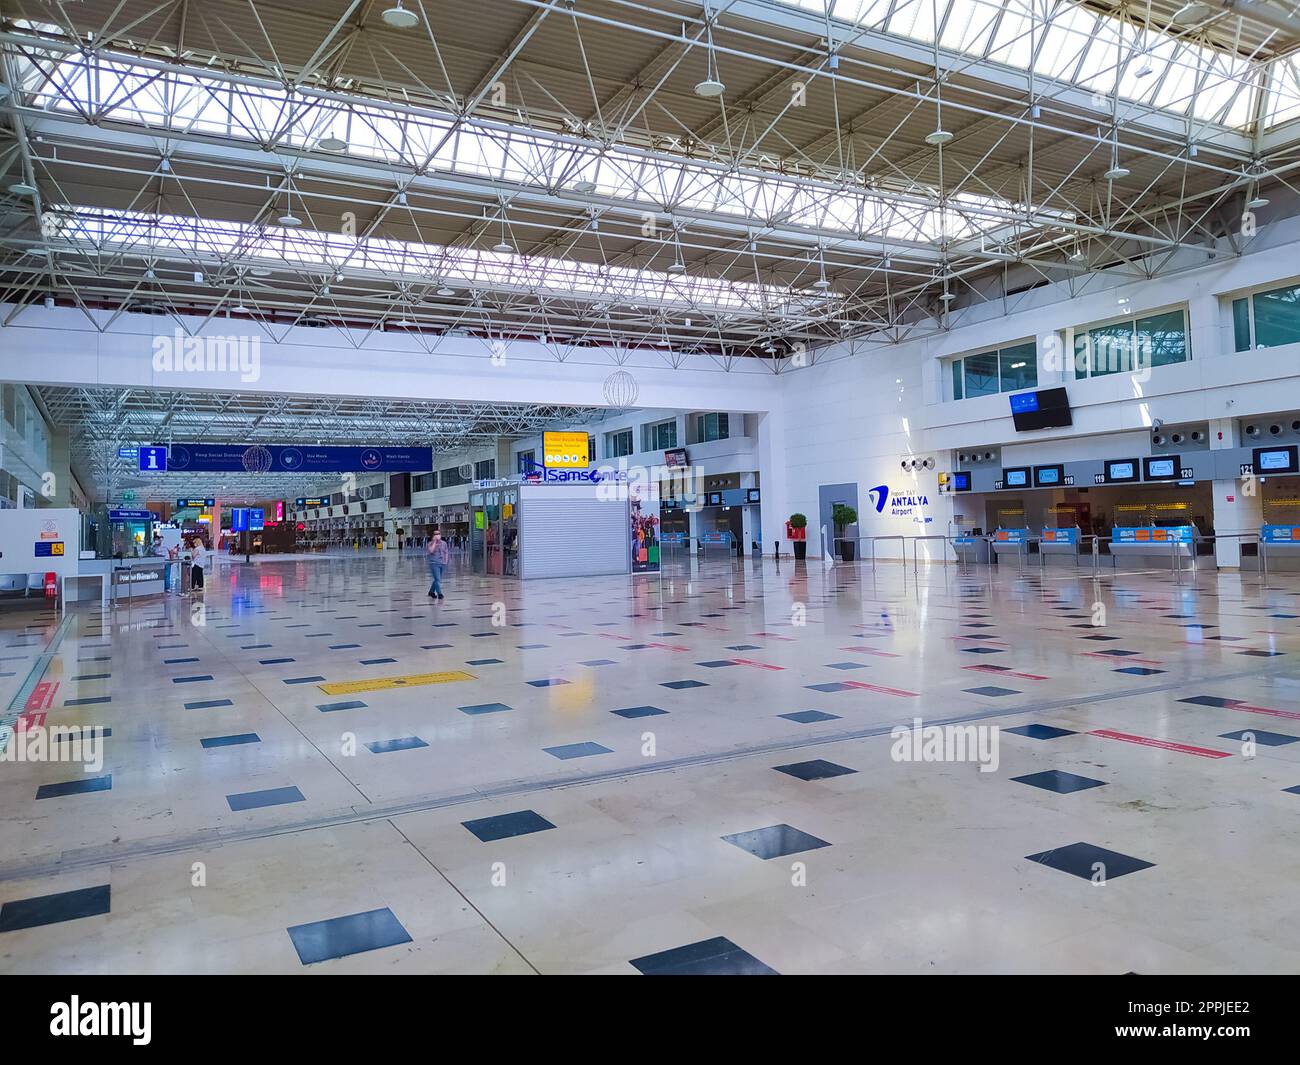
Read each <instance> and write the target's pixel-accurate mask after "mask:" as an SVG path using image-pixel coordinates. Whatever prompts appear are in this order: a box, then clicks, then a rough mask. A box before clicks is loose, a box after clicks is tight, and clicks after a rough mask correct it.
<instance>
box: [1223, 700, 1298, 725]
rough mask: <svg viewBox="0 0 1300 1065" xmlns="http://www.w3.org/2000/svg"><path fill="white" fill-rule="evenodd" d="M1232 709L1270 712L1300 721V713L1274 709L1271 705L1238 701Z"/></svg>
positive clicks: (1272, 715)
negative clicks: (1254, 704)
mask: <svg viewBox="0 0 1300 1065" xmlns="http://www.w3.org/2000/svg"><path fill="white" fill-rule="evenodd" d="M1230 709H1233V710H1245V711H1246V712H1247V713H1249V714H1268V716H1269V717H1285V718H1289V719H1290V720H1292V721H1300V714H1297V713H1294V712H1292V711H1290V710H1274V709H1273V708H1272V707H1271V706H1251V705H1250V704H1249V703H1237V704H1236V705H1235V706H1233V707H1231V708H1230Z"/></svg>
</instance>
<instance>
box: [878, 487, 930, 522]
mask: <svg viewBox="0 0 1300 1065" xmlns="http://www.w3.org/2000/svg"><path fill="white" fill-rule="evenodd" d="M867 494H868V495H869V496H870V497H871V504H872V506H874V507H875V508H876V513H877V514H883V513H884V512H885V507H889V513H890V516H891V517H895V518H909V519H910V520H912V521H914V522H916V524H918V525H926V524H928V523H929V522H931V521H933V520H934V519H933V518H930V517H928V516H927V515H926V514H925V512H924V509H923V508H925V507H928V506H929V505H930V498H929V496H927V495H926V494H925V493H924V492H891V491H890V490H889V485H887V484H878V485H876V487H875V488H873V489H871V490H870V491H869V492H868V493H867Z"/></svg>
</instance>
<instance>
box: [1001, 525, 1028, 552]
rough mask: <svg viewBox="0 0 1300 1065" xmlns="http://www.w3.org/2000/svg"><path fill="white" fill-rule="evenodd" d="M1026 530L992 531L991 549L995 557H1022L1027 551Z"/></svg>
mask: <svg viewBox="0 0 1300 1065" xmlns="http://www.w3.org/2000/svg"><path fill="white" fill-rule="evenodd" d="M1028 544H1029V530H1028V529H994V530H993V540H992V547H993V553H994V554H995V555H999V556H1000V555H1023V554H1024V553H1025V552H1026V551H1027V550H1028V546H1027V545H1028Z"/></svg>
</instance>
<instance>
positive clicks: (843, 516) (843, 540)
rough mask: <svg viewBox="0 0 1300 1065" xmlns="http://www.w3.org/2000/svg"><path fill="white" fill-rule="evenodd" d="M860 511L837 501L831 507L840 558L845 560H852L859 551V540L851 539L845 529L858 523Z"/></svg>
mask: <svg viewBox="0 0 1300 1065" xmlns="http://www.w3.org/2000/svg"><path fill="white" fill-rule="evenodd" d="M857 520H858V512H857V511H856V510H854V509H853V508H852V507H850V506H847V505H846V504H844V503H836V504H835V506H833V507H832V508H831V522H832V524H834V526H835V546H836V549H837V550H838V551H839V553H840V558H842V559H843V560H844V561H845V562H852V561H853V558H854V555H855V554H856V553H857V547H858V542H857V540H850V539H848V538H847V537H846V536H845V535H844V530H845V529H846V528H847V527H848V526H850V525H854V524H856V523H857Z"/></svg>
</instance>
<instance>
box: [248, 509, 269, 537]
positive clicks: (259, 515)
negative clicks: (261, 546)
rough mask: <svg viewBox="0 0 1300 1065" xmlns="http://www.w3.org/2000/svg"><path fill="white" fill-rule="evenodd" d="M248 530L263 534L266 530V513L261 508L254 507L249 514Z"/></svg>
mask: <svg viewBox="0 0 1300 1065" xmlns="http://www.w3.org/2000/svg"><path fill="white" fill-rule="evenodd" d="M248 528H249V530H250V531H252V532H261V531H262V530H263V529H265V528H266V511H265V510H263V509H262V508H261V507H253V508H252V509H251V510H250V511H249V512H248Z"/></svg>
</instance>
